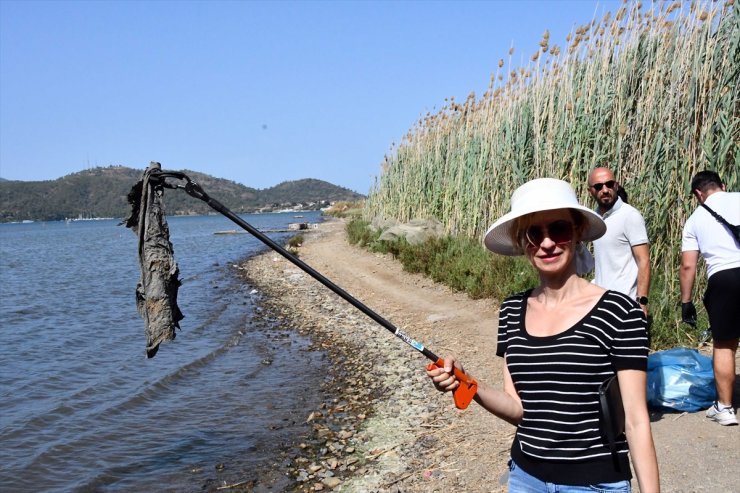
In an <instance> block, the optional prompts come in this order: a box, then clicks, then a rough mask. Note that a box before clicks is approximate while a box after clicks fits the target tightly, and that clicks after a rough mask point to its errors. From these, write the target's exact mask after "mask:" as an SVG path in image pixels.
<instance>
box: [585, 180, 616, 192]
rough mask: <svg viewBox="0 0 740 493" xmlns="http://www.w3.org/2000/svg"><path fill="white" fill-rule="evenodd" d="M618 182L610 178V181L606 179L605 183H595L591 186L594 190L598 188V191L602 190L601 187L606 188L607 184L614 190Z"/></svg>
mask: <svg viewBox="0 0 740 493" xmlns="http://www.w3.org/2000/svg"><path fill="white" fill-rule="evenodd" d="M616 184H617V182H616V181H614V180H609V181H606V182H604V183H594V184H593V185H591V186H592V187H594V190H596V191H597V192H600V191H601V189H602V188H604V187H605V186H606V188H610V189H612V190H614V185H616Z"/></svg>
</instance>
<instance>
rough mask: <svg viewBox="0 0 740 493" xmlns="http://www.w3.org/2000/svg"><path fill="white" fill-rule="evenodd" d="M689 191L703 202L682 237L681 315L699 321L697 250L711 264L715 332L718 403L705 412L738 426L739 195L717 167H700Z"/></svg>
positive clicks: (709, 297)
mask: <svg viewBox="0 0 740 493" xmlns="http://www.w3.org/2000/svg"><path fill="white" fill-rule="evenodd" d="M691 193H692V194H693V195H694V196H695V197H696V198H697V199H698V200H699V204H700V206H699V207H697V208H696V210H695V211H694V213H693V214H691V216H690V217H689V218H688V219H687V220H686V224H685V225H684V228H683V237H682V239H681V271H680V280H681V319H682V320H683V321H684V322H687V323H689V324H692V325H693V324H695V323H696V308H695V307H694V303H693V301H692V291H693V290H694V279H695V277H696V264H697V261H698V259H699V253H701V255H702V256H703V257H704V261H705V263H706V266H707V277H708V281H707V290H706V292H705V293H704V306H705V307H706V309H707V314H708V315H709V324H710V327H711V330H712V340H713V348H712V356H713V358H712V361H713V366H714V383H715V386H716V387H717V401H716V402H715V403H714V404H713V405H712V407H710V408H709V409H708V410H707V417H708V418H711V419H713V420H715V421H717V422H718V423H719V424H721V425H725V426H728V425H737V424H738V421H737V416H736V415H735V409H734V408H733V407H732V393H733V387H734V386H735V353H736V352H737V344H738V341H740V242H739V241H738V240H737V239H736V238H735V236H734V233H733V232H732V231H731V229H730V227H728V226H727V225H725V224H724V223H723V222H722V220H720V219H719V218H716V217H715V216H714V215H713V214H712V213H711V212H710V211H709V210H707V209H706V207H709V208H710V209H711V210H712V211H713V212H714V213H716V214H718V215H719V216H720V217H722V219H723V220H724V221H726V222H727V223H728V224H730V225H738V224H740V193H737V192H735V193H729V192H726V191H725V185H724V183H722V180H721V179H720V177H719V175H718V174H717V173H715V172H714V171H700V172H699V173H697V174H696V175H694V177H693V178H692V180H691Z"/></svg>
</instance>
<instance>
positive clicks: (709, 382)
mask: <svg viewBox="0 0 740 493" xmlns="http://www.w3.org/2000/svg"><path fill="white" fill-rule="evenodd" d="M647 399H648V407H650V408H651V409H656V410H662V411H680V412H683V411H688V412H695V411H699V410H702V409H707V408H708V407H709V406H711V405H712V403H713V402H714V401H715V400H716V399H717V390H716V389H715V387H714V372H713V371H712V359H711V358H708V357H706V356H704V355H701V354H699V351H697V350H695V349H687V348H674V349H668V350H666V351H657V352H655V353H653V354H651V355H650V356H648V361H647Z"/></svg>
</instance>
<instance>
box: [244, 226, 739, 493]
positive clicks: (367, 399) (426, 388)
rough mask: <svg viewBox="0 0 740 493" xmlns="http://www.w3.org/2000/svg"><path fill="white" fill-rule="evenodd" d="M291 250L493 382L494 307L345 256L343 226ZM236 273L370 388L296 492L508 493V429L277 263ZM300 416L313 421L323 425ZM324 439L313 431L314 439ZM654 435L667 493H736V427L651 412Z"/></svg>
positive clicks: (269, 257)
mask: <svg viewBox="0 0 740 493" xmlns="http://www.w3.org/2000/svg"><path fill="white" fill-rule="evenodd" d="M299 251H300V258H301V259H302V260H303V261H304V262H306V263H307V264H308V265H310V266H311V267H313V268H314V269H315V270H317V271H318V272H320V273H321V274H323V275H324V276H326V277H327V278H328V279H330V280H331V281H333V282H334V283H336V284H337V285H338V286H340V287H341V288H343V289H344V290H346V291H347V292H348V293H350V294H351V295H352V296H354V297H355V298H357V299H358V300H359V301H361V302H362V303H364V304H365V305H367V306H368V307H369V308H371V309H372V310H374V311H375V312H376V313H378V314H380V315H381V316H382V317H383V318H385V319H387V320H389V321H390V322H391V323H392V324H394V325H395V326H397V327H399V328H400V329H401V330H403V331H404V332H406V333H407V334H408V335H409V336H411V337H413V338H414V339H416V340H417V341H419V342H421V343H422V344H424V345H425V346H427V347H428V348H429V349H431V350H432V351H433V352H434V353H436V354H437V355H438V356H444V355H446V354H448V353H451V352H452V353H455V354H456V355H458V356H459V358H460V359H461V360H462V361H463V363H464V364H465V367H466V370H467V371H468V372H469V373H471V374H472V375H473V376H475V377H476V378H478V379H479V380H482V381H486V382H488V383H492V384H494V385H495V384H497V382H500V381H501V370H502V361H501V360H500V359H499V358H497V357H496V356H495V354H494V352H495V343H496V327H497V316H498V312H497V303H496V301H495V300H471V299H469V298H468V297H467V296H466V295H463V294H459V293H454V292H452V291H450V290H449V289H448V288H446V287H444V286H441V285H438V284H436V283H434V282H432V281H431V280H429V279H427V278H424V277H422V276H419V275H413V274H409V273H407V272H404V271H403V270H402V267H401V265H400V264H399V263H398V262H396V261H395V260H393V259H392V258H391V257H390V256H384V255H378V254H374V253H370V252H368V251H366V250H363V249H360V248H357V247H354V246H351V245H349V244H348V243H347V241H346V239H345V234H344V223H343V222H342V221H340V220H329V221H328V222H326V223H322V224H320V225H319V227H318V228H317V229H315V230H312V231H311V232H310V233H309V234H307V235H306V241H305V244H304V245H302V246H301V247H300V250H299ZM244 270H245V272H246V276H247V277H248V278H249V279H250V282H252V283H253V284H254V285H255V286H257V288H258V289H261V290H263V291H264V292H266V293H267V294H269V298H270V299H271V300H272V301H271V303H272V304H273V308H275V307H279V308H281V309H282V313H284V314H287V315H286V318H287V319H291V320H292V321H293V323H294V324H295V325H297V326H300V328H301V330H302V331H304V332H307V333H311V334H312V335H316V336H317V338H318V339H319V340H320V341H322V342H321V343H320V344H318V347H321V348H323V349H329V348H332V347H334V346H336V347H341V348H343V349H342V352H340V353H336V354H334V356H333V358H338V359H339V360H342V361H338V362H337V364H338V367H339V368H341V373H342V374H343V375H344V378H345V379H346V378H350V377H349V376H348V375H354V377H352V378H357V377H361V378H362V379H363V380H362V381H364V382H366V384H367V385H368V388H371V389H373V392H369V391H368V392H367V394H366V395H364V394H363V393H362V385H365V384H362V382H359V381H358V380H355V381H356V382H359V383H360V384H362V385H359V384H358V386H357V387H358V388H354V387H353V386H351V385H349V386H348V385H347V384H346V380H345V382H344V383H343V387H342V388H343V389H344V391H347V392H349V391H350V390H351V391H352V392H353V393H354V395H353V397H352V399H350V400H351V401H354V402H359V403H360V407H362V408H363V409H364V411H363V412H362V413H359V411H357V409H355V411H354V414H355V417H354V418H347V417H345V418H344V419H345V420H346V423H345V424H342V425H341V430H337V427H336V425H335V431H336V433H334V435H333V436H339V437H340V438H336V439H335V441H333V442H331V441H328V439H325V440H324V442H323V443H324V446H323V447H321V448H320V450H318V451H315V452H314V453H313V455H311V454H309V453H308V452H306V453H305V454H304V456H303V457H297V458H296V460H295V461H294V463H293V468H292V469H291V472H290V474H291V475H293V476H294V477H296V478H297V480H298V482H299V487H300V489H302V490H303V491H320V490H326V491H329V490H332V489H333V490H334V491H358V492H359V491H363V492H364V491H377V492H386V491H389V492H391V491H392V492H396V491H398V492H406V491H408V492H415V491H419V492H436V491H439V492H441V491H467V492H473V493H475V492H498V491H506V488H505V484H506V470H507V468H506V463H507V460H508V454H509V447H510V443H511V440H512V437H513V433H514V428H513V427H512V426H511V425H509V424H507V423H505V422H502V421H501V420H498V419H497V418H495V417H494V416H492V415H490V414H488V413H486V412H485V411H483V410H482V409H481V408H480V407H479V406H477V405H476V404H475V403H473V404H472V405H471V406H470V407H469V408H468V409H466V410H463V411H461V410H458V409H456V408H455V407H454V405H453V403H452V400H451V396H449V395H443V394H440V393H438V392H436V391H435V390H434V388H433V386H432V385H431V383H430V382H429V381H428V379H427V378H426V376H425V374H424V371H423V368H424V366H425V365H426V364H427V363H428V361H427V360H426V359H425V358H424V357H423V356H422V355H421V354H420V353H419V352H417V351H415V350H414V349H413V348H411V347H410V346H408V345H406V344H405V343H404V342H402V341H401V340H400V339H398V338H397V337H395V336H393V335H392V334H391V333H390V332H389V331H388V330H386V329H385V328H383V327H381V326H379V325H378V324H376V323H375V322H373V321H372V320H371V319H370V318H368V317H367V316H366V315H365V314H363V313H361V312H360V311H358V310H357V309H356V308H354V307H352V306H351V305H349V304H348V303H347V302H346V301H344V300H342V299H340V298H339V297H338V296H336V295H335V294H334V293H332V292H330V291H329V289H327V288H326V287H324V286H322V285H321V284H319V283H318V282H317V281H315V280H313V279H311V278H310V277H309V276H308V275H306V274H305V273H303V272H302V271H301V270H300V269H298V268H297V267H296V266H294V265H293V264H291V263H289V262H288V261H287V260H285V259H284V258H282V257H280V256H279V255H277V254H275V253H272V252H268V253H267V254H264V255H262V256H260V257H257V258H255V259H253V260H250V262H249V263H248V264H247V265H245V266H244ZM348 354H349V355H351V356H352V358H350V359H349V360H347V356H348ZM348 361H352V362H353V363H352V364H348ZM358 362H359V363H358ZM335 391H336V392H339V390H336V389H335ZM737 397H738V393H737V392H736V400H737ZM340 399H341V396H338V398H335V399H334V402H337V401H339V400H340ZM735 404H736V407H737V402H736V403H735ZM302 412H304V414H305V415H306V416H307V420H309V421H311V420H312V419H313V418H314V416H316V413H318V414H319V415H322V410H317V411H314V410H302ZM358 413H359V414H360V417H359V418H357V414H358ZM328 414H329V412H328V410H323V415H328ZM345 414H346V413H345ZM335 421H336V420H335ZM322 429H324V428H322V427H321V426H319V425H316V430H317V433H319V434H320V432H321V430H322ZM653 433H654V438H655V442H656V449H657V453H658V460H659V465H660V472H661V483H662V487H663V491H665V492H687V493H688V492H704V491H707V492H709V491H711V492H715V493H718V492H728V493H732V492H735V493H737V492H740V470H739V469H740V468H739V466H740V427H722V426H719V425H718V424H716V423H714V422H711V421H709V420H708V419H706V418H705V417H704V413H703V412H698V413H684V414H664V415H661V414H657V413H656V414H654V415H653ZM302 446H303V447H305V445H304V444H302ZM332 451H333V452H334V454H333V455H332V454H331V453H330V452H332ZM633 488H634V489H635V491H637V490H638V489H637V485H636V481H634V480H633Z"/></svg>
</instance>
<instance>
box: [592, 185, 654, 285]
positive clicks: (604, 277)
mask: <svg viewBox="0 0 740 493" xmlns="http://www.w3.org/2000/svg"><path fill="white" fill-rule="evenodd" d="M596 212H597V213H598V209H597V210H596ZM601 217H602V219H604V222H605V223H606V233H604V236H602V237H601V238H599V239H597V240H594V242H593V244H594V260H595V261H596V275H595V277H594V280H593V281H592V282H593V283H594V284H598V285H599V286H601V287H602V288H604V289H613V290H614V291H619V292H620V293H624V294H626V295H628V296H629V297H630V298H632V299H633V300H634V299H635V298H636V297H637V261H636V260H635V257H634V255H633V254H632V247H633V246H637V245H644V244H646V243H648V235H647V229H646V228H645V220H644V219H643V218H642V214H640V212H639V211H638V210H637V209H635V208H634V207H632V206H631V205H629V204H625V203H624V202H623V201H622V199H620V198H617V201H616V202H615V203H614V206H613V207H612V208H611V209H610V210H608V211H607V212H606V213H605V214H604V215H603V216H601ZM640 294H641V295H647V293H640Z"/></svg>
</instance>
